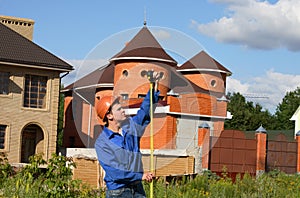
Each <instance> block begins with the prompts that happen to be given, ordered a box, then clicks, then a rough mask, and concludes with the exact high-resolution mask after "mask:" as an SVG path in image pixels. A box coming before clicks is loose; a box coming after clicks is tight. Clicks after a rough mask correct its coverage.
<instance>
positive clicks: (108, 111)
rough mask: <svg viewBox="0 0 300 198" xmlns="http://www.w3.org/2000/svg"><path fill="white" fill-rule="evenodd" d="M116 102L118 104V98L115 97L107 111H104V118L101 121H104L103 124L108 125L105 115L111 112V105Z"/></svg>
mask: <svg viewBox="0 0 300 198" xmlns="http://www.w3.org/2000/svg"><path fill="white" fill-rule="evenodd" d="M116 104H120V98H116V99H115V100H114V101H113V103H112V104H111V105H110V107H109V108H108V110H107V112H106V113H105V115H104V118H103V122H105V126H107V125H108V119H107V117H106V116H107V114H109V113H111V114H112V112H111V110H112V107H113V106H114V105H116Z"/></svg>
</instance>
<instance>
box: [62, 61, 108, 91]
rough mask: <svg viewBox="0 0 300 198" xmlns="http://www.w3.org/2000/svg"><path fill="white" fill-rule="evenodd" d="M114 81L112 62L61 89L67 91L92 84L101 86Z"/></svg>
mask: <svg viewBox="0 0 300 198" xmlns="http://www.w3.org/2000/svg"><path fill="white" fill-rule="evenodd" d="M113 83H114V64H112V63H110V64H108V65H105V66H102V67H100V68H98V69H96V70H95V71H93V72H91V73H89V74H87V75H85V76H83V77H82V78H80V79H79V80H77V81H75V82H74V83H72V84H70V85H68V86H67V87H65V88H64V89H63V91H69V90H72V89H74V88H85V87H91V86H93V87H94V88H96V87H97V86H101V84H113Z"/></svg>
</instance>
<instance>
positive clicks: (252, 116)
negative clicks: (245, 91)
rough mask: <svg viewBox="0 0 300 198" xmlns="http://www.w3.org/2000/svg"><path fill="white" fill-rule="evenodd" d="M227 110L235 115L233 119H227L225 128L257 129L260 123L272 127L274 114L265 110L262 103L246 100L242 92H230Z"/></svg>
mask: <svg viewBox="0 0 300 198" xmlns="http://www.w3.org/2000/svg"><path fill="white" fill-rule="evenodd" d="M228 98H229V100H230V102H229V103H228V107H227V110H228V111H229V112H231V114H232V115H233V117H232V119H230V120H226V122H225V129H238V130H244V131H249V130H256V129H257V128H258V127H259V126H260V125H263V126H265V127H267V128H270V126H271V125H270V123H271V122H272V115H271V114H270V113H269V111H267V110H263V108H262V106H261V105H260V104H254V103H253V102H249V101H246V99H245V97H244V96H243V95H241V94H240V93H233V94H231V93H229V94H228Z"/></svg>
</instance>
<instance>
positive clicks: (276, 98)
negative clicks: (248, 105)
mask: <svg viewBox="0 0 300 198" xmlns="http://www.w3.org/2000/svg"><path fill="white" fill-rule="evenodd" d="M299 86H300V75H290V74H282V73H278V72H274V71H273V70H269V71H267V72H266V73H265V74H264V75H263V76H258V77H254V78H253V79H250V80H249V81H247V82H241V81H240V80H237V79H234V78H231V77H230V78H228V82H227V91H228V92H231V93H233V92H239V93H241V94H242V95H243V96H245V97H246V99H247V100H248V101H253V102H254V103H259V104H260V105H261V106H262V107H264V108H265V109H268V110H269V111H270V112H271V113H274V112H275V110H276V107H277V105H278V104H279V103H281V102H282V99H283V98H284V96H285V95H286V93H287V92H290V91H294V90H296V88H297V87H299Z"/></svg>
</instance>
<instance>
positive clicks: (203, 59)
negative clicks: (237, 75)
mask: <svg viewBox="0 0 300 198" xmlns="http://www.w3.org/2000/svg"><path fill="white" fill-rule="evenodd" d="M177 71H180V72H184V71H212V72H221V73H226V74H227V75H228V76H230V75H231V72H230V71H229V70H228V69H226V68H225V67H224V66H223V65H221V64H220V63H219V62H218V61H216V60H215V59H213V58H212V57H211V56H209V55H208V54H207V53H206V52H205V51H201V52H199V53H198V54H196V55H195V56H194V57H192V58H191V59H190V60H188V61H187V62H185V63H184V64H183V65H181V66H180V67H178V68H177Z"/></svg>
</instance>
